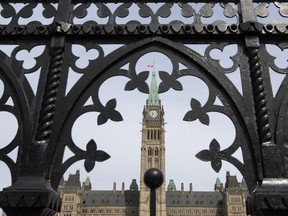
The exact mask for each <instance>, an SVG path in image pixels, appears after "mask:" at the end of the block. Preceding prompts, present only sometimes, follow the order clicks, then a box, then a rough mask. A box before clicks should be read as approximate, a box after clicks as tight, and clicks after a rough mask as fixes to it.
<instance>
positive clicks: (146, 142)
mask: <svg viewBox="0 0 288 216" xmlns="http://www.w3.org/2000/svg"><path fill="white" fill-rule="evenodd" d="M152 167H153V168H158V169H160V170H161V171H162V173H163V175H164V182H163V184H162V186H161V187H160V188H158V189H156V215H157V216H166V186H165V129H164V109H163V107H161V100H160V99H159V95H158V86H157V81H156V74H155V72H153V73H152V79H151V85H150V89H149V96H148V99H147V100H146V106H144V110H143V120H142V144H141V169H140V170H141V173H140V206H139V216H150V211H149V210H150V206H149V201H150V189H149V188H148V187H147V186H146V185H145V183H144V180H143V179H144V173H145V172H146V170H147V169H149V168H152Z"/></svg>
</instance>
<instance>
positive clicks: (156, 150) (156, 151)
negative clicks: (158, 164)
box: [155, 148, 159, 156]
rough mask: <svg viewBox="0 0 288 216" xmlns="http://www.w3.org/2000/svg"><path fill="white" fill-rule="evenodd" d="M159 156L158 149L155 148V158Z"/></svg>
mask: <svg viewBox="0 0 288 216" xmlns="http://www.w3.org/2000/svg"><path fill="white" fill-rule="evenodd" d="M158 155H159V148H155V156H158Z"/></svg>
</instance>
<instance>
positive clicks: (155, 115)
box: [149, 110, 158, 118]
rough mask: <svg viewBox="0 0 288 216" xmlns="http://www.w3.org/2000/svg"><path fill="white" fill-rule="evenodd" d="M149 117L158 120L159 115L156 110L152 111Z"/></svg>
mask: <svg viewBox="0 0 288 216" xmlns="http://www.w3.org/2000/svg"><path fill="white" fill-rule="evenodd" d="M149 116H150V117H151V118H156V117H157V116H158V113H157V111H156V110H151V111H150V112H149Z"/></svg>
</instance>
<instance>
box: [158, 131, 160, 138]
mask: <svg viewBox="0 0 288 216" xmlns="http://www.w3.org/2000/svg"><path fill="white" fill-rule="evenodd" d="M158 139H160V130H159V129H158Z"/></svg>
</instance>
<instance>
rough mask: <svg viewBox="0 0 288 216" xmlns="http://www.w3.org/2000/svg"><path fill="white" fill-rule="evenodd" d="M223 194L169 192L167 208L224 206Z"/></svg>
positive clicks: (167, 193) (216, 192) (215, 192)
mask: <svg viewBox="0 0 288 216" xmlns="http://www.w3.org/2000/svg"><path fill="white" fill-rule="evenodd" d="M222 198H223V197H222V194H221V193H220V192H218V191H196V192H192V193H190V192H187V191H185V192H182V191H167V192H166V206H167V207H192V206H193V207H204V206H205V207H211V208H215V207H218V206H221V205H222Z"/></svg>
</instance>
